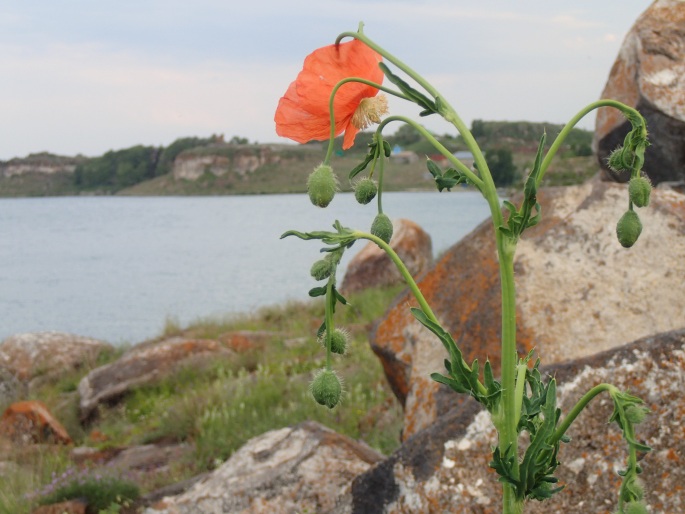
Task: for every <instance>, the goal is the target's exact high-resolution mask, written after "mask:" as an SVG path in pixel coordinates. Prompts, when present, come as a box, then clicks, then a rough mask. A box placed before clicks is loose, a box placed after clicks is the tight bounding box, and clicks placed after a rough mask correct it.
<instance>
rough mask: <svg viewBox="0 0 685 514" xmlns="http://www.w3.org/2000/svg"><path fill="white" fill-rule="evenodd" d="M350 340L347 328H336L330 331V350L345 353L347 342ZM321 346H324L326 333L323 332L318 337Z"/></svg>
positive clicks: (340, 353)
mask: <svg viewBox="0 0 685 514" xmlns="http://www.w3.org/2000/svg"><path fill="white" fill-rule="evenodd" d="M349 341H350V334H349V333H348V332H347V330H344V329H342V328H336V329H335V330H334V331H333V332H332V333H331V351H332V352H333V353H337V354H338V355H345V352H346V351H347V344H348V343H349ZM319 342H320V343H321V346H323V347H324V348H325V347H326V333H325V332H324V333H323V334H322V335H321V337H320V338H319Z"/></svg>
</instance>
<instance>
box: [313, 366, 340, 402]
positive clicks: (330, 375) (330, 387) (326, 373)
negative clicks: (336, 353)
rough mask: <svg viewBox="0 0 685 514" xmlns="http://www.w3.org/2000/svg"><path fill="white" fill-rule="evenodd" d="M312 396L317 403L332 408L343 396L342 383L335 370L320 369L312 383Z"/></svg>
mask: <svg viewBox="0 0 685 514" xmlns="http://www.w3.org/2000/svg"><path fill="white" fill-rule="evenodd" d="M310 390H311V392H312V396H313V397H314V400H316V403H318V404H319V405H324V406H326V407H328V408H329V409H332V408H333V407H335V406H336V405H338V403H340V398H341V397H342V383H341V382H340V379H339V378H338V375H336V374H335V372H333V371H331V370H328V369H322V370H320V371H319V372H318V373H317V374H316V376H315V377H314V380H313V381H312V383H311V385H310Z"/></svg>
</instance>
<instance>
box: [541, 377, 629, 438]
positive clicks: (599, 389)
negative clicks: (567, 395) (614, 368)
mask: <svg viewBox="0 0 685 514" xmlns="http://www.w3.org/2000/svg"><path fill="white" fill-rule="evenodd" d="M605 391H608V392H609V393H612V394H613V393H617V392H618V389H617V388H616V386H614V385H611V384H599V385H596V386H595V387H593V388H592V389H590V390H589V391H588V392H587V393H585V394H584V395H583V397H582V398H581V399H580V400H578V403H576V404H575V405H574V407H573V409H571V411H570V412H569V413H568V415H567V416H566V417H565V418H564V420H563V421H562V422H561V423H560V424H559V426H558V427H557V429H556V430H555V431H554V434H553V435H552V438H551V440H550V442H549V444H556V443H558V442H559V441H560V440H561V438H562V437H563V436H564V434H565V433H566V431H567V430H568V428H569V427H570V426H571V424H572V423H573V422H574V421H575V419H576V418H577V417H578V415H579V414H580V413H581V412H582V411H583V409H584V408H585V407H587V404H588V403H590V402H591V401H592V399H593V398H594V397H595V396H597V395H598V394H600V393H603V392H605Z"/></svg>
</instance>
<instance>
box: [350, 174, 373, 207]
mask: <svg viewBox="0 0 685 514" xmlns="http://www.w3.org/2000/svg"><path fill="white" fill-rule="evenodd" d="M377 192H378V186H376V183H375V182H374V181H373V180H371V179H370V178H368V177H367V178H363V179H361V180H360V181H359V182H357V184H356V185H355V186H354V197H355V198H356V200H357V202H359V203H360V204H362V205H366V204H367V203H369V202H370V201H371V200H373V199H374V198H375V197H376V193H377Z"/></svg>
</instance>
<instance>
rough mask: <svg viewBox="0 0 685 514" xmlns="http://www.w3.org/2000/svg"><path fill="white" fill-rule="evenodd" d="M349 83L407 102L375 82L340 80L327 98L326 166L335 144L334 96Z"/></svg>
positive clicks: (398, 94) (399, 95)
mask: <svg viewBox="0 0 685 514" xmlns="http://www.w3.org/2000/svg"><path fill="white" fill-rule="evenodd" d="M349 82H357V83H360V84H366V85H367V86H371V87H375V88H376V89H380V90H381V91H383V92H384V93H388V94H389V95H393V96H397V97H399V98H402V99H404V100H409V98H407V97H406V96H405V95H404V94H402V93H400V92H398V91H395V90H394V89H390V88H388V87H385V86H384V85H382V84H378V83H376V82H373V81H371V80H367V79H365V78H362V77H347V78H344V79H342V80H341V81H340V82H338V83H337V84H336V85H335V86H333V89H332V90H331V94H330V96H329V97H328V112H329V115H330V119H331V122H330V125H331V131H330V136H329V138H328V149H327V150H326V157H324V160H323V164H326V165H327V164H328V163H330V161H331V156H332V155H333V145H334V143H335V109H334V107H333V103H334V101H335V95H336V94H337V93H338V89H340V88H341V87H342V86H343V85H345V84H347V83H349Z"/></svg>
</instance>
